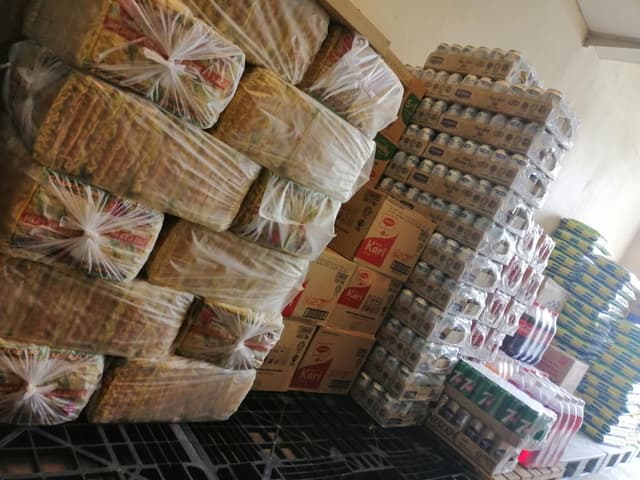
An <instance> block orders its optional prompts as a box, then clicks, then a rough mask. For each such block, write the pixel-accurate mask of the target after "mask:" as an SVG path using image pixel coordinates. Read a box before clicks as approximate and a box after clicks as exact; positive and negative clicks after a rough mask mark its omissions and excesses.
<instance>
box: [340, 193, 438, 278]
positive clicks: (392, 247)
mask: <svg viewBox="0 0 640 480" xmlns="http://www.w3.org/2000/svg"><path fill="white" fill-rule="evenodd" d="M434 229H435V224H434V223H433V222H432V221H430V220H429V219H428V218H426V217H425V216H424V214H421V213H419V212H415V211H412V210H410V209H408V208H406V207H403V206H402V205H401V204H400V203H399V202H397V201H396V200H393V199H392V198H391V197H388V196H387V195H386V194H384V193H382V192H380V191H378V190H373V189H371V188H363V189H362V190H360V191H359V192H358V193H356V195H355V196H354V197H353V198H352V199H351V200H350V201H349V202H347V203H345V204H344V205H343V206H342V208H341V209H340V213H339V214H338V219H337V221H336V236H335V237H334V239H333V240H332V241H331V243H330V244H329V246H330V247H331V248H332V249H333V250H335V251H336V252H338V253H340V254H342V255H344V256H345V257H347V258H349V259H352V260H353V261H355V262H356V263H359V264H361V265H365V266H367V267H369V268H372V269H373V270H376V271H378V272H380V273H383V274H385V275H389V276H390V277H393V278H395V279H397V280H400V281H405V280H406V279H407V278H408V277H409V275H410V274H411V271H412V270H413V267H414V266H415V264H416V262H417V261H418V258H419V257H420V254H421V253H422V250H423V249H424V247H425V245H426V244H427V241H428V239H429V237H430V236H431V233H433V230H434Z"/></svg>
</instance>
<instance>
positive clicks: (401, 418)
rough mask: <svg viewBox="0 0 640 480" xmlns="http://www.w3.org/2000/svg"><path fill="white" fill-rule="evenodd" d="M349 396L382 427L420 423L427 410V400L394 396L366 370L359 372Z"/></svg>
mask: <svg viewBox="0 0 640 480" xmlns="http://www.w3.org/2000/svg"><path fill="white" fill-rule="evenodd" d="M351 397H352V398H353V399H354V400H355V401H356V403H357V404H358V405H360V406H361V407H362V408H363V409H364V410H365V411H366V412H367V413H368V414H369V415H371V417H372V418H373V419H374V420H375V421H376V422H377V423H378V424H379V425H380V426H382V427H405V426H410V425H418V424H420V423H422V422H423V421H424V419H425V417H426V416H427V413H428V411H429V403H428V402H415V401H407V400H400V399H398V398H394V397H393V396H392V394H391V393H389V392H388V391H386V390H385V389H384V387H383V386H382V385H380V384H379V383H378V382H376V381H375V380H373V379H372V378H371V376H370V375H369V374H367V373H366V372H360V375H358V378H357V379H356V381H355V383H354V385H353V387H352V388H351Z"/></svg>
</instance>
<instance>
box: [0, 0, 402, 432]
mask: <svg viewBox="0 0 640 480" xmlns="http://www.w3.org/2000/svg"><path fill="white" fill-rule="evenodd" d="M23 13H24V16H25V18H24V23H23V28H22V31H23V33H24V34H25V35H26V37H27V38H28V39H27V40H23V41H20V42H17V43H14V44H13V45H11V47H10V50H9V67H8V69H7V70H6V74H5V77H4V84H3V92H4V107H5V110H6V112H7V113H5V114H3V116H2V118H1V121H0V127H1V128H0V135H1V136H2V138H1V139H0V140H1V141H0V148H2V149H3V155H2V162H3V168H4V171H5V172H7V175H6V177H5V179H6V180H5V181H7V184H6V186H7V187H8V188H4V189H3V198H2V202H3V203H2V207H3V208H2V209H1V211H0V214H1V227H2V229H1V236H0V275H1V276H2V278H1V279H0V294H1V295H2V297H3V298H4V301H3V302H2V305H3V306H2V318H3V321H2V322H0V391H2V392H3V394H2V399H1V400H0V421H2V422H10V423H11V422H16V423H22V424H56V423H60V422H64V421H69V420H73V419H75V418H77V417H78V416H79V415H80V413H81V412H82V411H83V410H85V407H86V410H85V411H86V415H87V418H88V419H89V420H90V421H94V422H112V421H177V420H185V421H195V420H220V419H225V418H228V417H229V416H230V415H231V414H233V412H235V410H236V409H237V407H238V405H239V404H240V402H241V401H242V400H243V399H244V397H245V395H246V394H247V392H248V390H249V389H250V388H251V386H252V383H253V380H254V378H255V369H257V368H258V367H260V365H261V364H262V362H263V360H264V358H265V357H266V355H267V354H268V353H269V351H270V349H271V348H272V347H273V346H274V345H275V343H276V342H277V341H278V339H279V337H280V333H281V331H282V328H283V322H282V317H281V314H280V312H281V310H282V308H283V307H284V306H285V305H286V304H287V303H288V302H289V301H290V300H291V298H292V297H293V296H294V295H295V294H296V293H297V292H298V291H299V289H300V286H301V284H302V282H303V279H304V277H305V274H306V272H307V268H308V264H309V262H310V261H312V260H313V259H315V258H317V257H318V256H319V255H320V253H321V252H322V250H324V248H325V246H326V245H327V243H328V242H329V241H330V240H331V238H332V237H333V236H334V222H335V219H336V215H337V213H338V210H339V208H340V206H341V204H342V203H343V202H345V201H347V200H348V199H349V198H351V196H352V195H353V194H354V193H355V192H356V190H357V189H358V188H359V187H361V186H362V185H363V184H364V183H365V181H366V180H368V178H369V172H370V169H371V166H372V163H373V154H374V149H375V144H374V142H373V140H372V138H373V136H374V135H375V133H376V132H377V131H378V130H381V129H382V128H384V127H385V126H387V125H388V124H389V123H390V122H392V121H393V120H394V119H395V118H396V115H397V111H398V108H399V105H400V102H401V100H402V95H403V88H402V85H401V84H400V82H399V80H398V78H397V77H396V76H395V74H394V73H393V72H392V71H391V70H390V69H389V67H387V66H386V64H385V63H384V62H383V61H382V59H381V58H380V57H379V56H378V55H377V54H376V53H375V52H374V51H373V50H372V49H371V48H370V47H368V43H367V41H366V39H364V38H363V37H360V36H359V35H358V34H355V33H354V32H351V31H349V30H347V29H345V28H344V27H341V26H338V25H331V26H330V21H329V20H330V19H329V15H328V14H327V13H326V12H325V11H324V10H323V9H322V8H321V7H320V6H319V5H318V4H316V3H315V2H314V1H311V0H257V1H256V0H252V1H251V2H249V1H244V0H242V1H236V0H234V1H231V0H186V1H181V0H127V1H122V0H89V1H87V2H83V6H82V8H81V9H80V8H78V5H77V2H75V1H73V0H32V1H30V2H28V5H27V6H26V8H25V12H23ZM327 35H329V36H328V37H327ZM345 38H348V39H349V42H350V43H349V45H351V47H350V48H346V49H344V46H345V45H346V43H345ZM325 39H326V40H325ZM337 46H339V47H340V48H341V49H342V50H341V51H340V55H336V54H335V51H336V48H337ZM296 85H298V86H296ZM149 398H153V401H152V402H149Z"/></svg>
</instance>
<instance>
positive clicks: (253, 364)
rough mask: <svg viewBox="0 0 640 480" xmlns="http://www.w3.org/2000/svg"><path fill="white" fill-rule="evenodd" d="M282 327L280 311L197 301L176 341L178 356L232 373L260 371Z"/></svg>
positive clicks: (278, 337)
mask: <svg viewBox="0 0 640 480" xmlns="http://www.w3.org/2000/svg"><path fill="white" fill-rule="evenodd" d="M283 328H284V325H283V323H282V316H281V315H280V313H277V312H259V311H254V310H251V309H249V308H239V307H234V306H232V305H225V304H221V303H214V302H204V301H199V300H198V301H196V302H194V305H193V306H192V308H191V311H190V312H189V319H188V323H187V324H186V325H185V327H184V328H183V331H182V333H181V335H180V338H179V339H178V341H177V342H176V343H177V344H178V347H177V349H176V353H177V354H179V355H182V356H185V357H192V358H197V359H200V360H205V361H207V362H210V363H213V364H214V365H218V366H219V367H222V368H229V369H232V370H243V369H248V368H260V366H261V365H262V362H264V359H265V357H266V356H267V355H268V354H269V352H270V351H271V349H272V348H273V347H274V346H275V344H276V343H277V341H278V340H279V339H280V334H281V333H282V329H283Z"/></svg>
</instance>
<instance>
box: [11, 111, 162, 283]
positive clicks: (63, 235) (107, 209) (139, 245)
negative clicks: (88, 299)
mask: <svg viewBox="0 0 640 480" xmlns="http://www.w3.org/2000/svg"><path fill="white" fill-rule="evenodd" d="M0 152H1V153H2V156H3V167H6V166H7V162H13V164H12V165H9V168H11V169H12V174H13V177H12V178H14V181H13V185H12V189H13V195H11V196H10V198H9V199H8V205H7V206H5V208H4V209H3V212H2V214H1V216H2V217H3V219H2V225H3V228H4V230H5V231H4V232H3V233H2V239H1V240H0V247H1V248H2V250H3V251H5V252H6V253H9V254H10V255H12V256H19V257H23V258H29V259H31V260H36V261H40V262H43V263H55V262H61V263H64V264H70V265H73V266H74V267H76V268H77V269H78V270H80V271H83V272H85V273H87V274H89V275H92V276H97V277H101V278H105V279H109V280H116V281H128V280H132V279H133V278H135V277H136V275H137V274H138V272H139V271H140V269H141V268H142V266H143V265H144V263H145V262H146V261H147V258H148V256H149V254H150V253H151V249H152V248H153V246H154V245H155V242H156V239H157V237H158V234H159V233H160V228H161V227H162V221H163V218H164V215H163V214H162V213H160V212H157V211H155V210H152V209H150V208H147V207H145V206H143V205H140V204H139V203H136V202H133V201H131V200H123V199H119V198H117V197H114V196H112V195H110V194H108V193H107V192H105V191H104V190H101V189H99V188H96V187H93V186H92V185H89V184H87V183H85V182H82V181H79V180H76V179H74V178H72V177H68V176H66V175H64V174H62V173H59V172H56V171H55V170H51V169H48V168H44V167H40V166H38V165H37V164H36V163H35V162H33V161H32V160H31V158H30V155H29V153H28V152H27V151H26V149H25V148H24V146H23V145H22V143H21V141H20V139H19V138H18V137H17V136H16V135H15V132H14V131H13V129H12V127H11V125H10V123H9V120H8V118H6V117H0ZM14 166H15V167H16V168H13V167H14ZM5 174H8V172H7V170H5Z"/></svg>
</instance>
